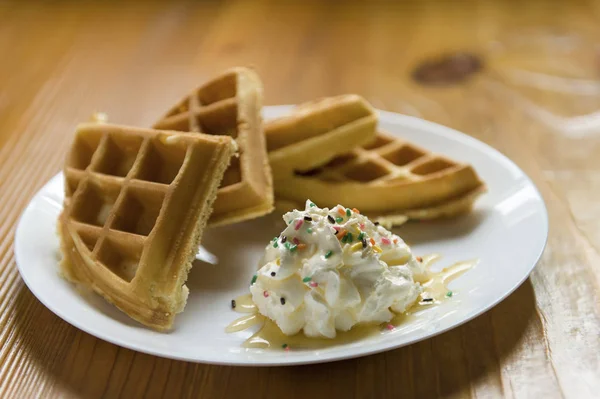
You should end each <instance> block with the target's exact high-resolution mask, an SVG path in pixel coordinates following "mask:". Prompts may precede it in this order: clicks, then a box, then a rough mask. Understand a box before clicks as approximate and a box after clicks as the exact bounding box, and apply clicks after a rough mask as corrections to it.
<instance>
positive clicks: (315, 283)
mask: <svg viewBox="0 0 600 399" xmlns="http://www.w3.org/2000/svg"><path fill="white" fill-rule="evenodd" d="M308 285H310V286H311V287H313V288H315V287H317V286H318V285H319V284H317V282H316V281H311V282H310V283H308Z"/></svg>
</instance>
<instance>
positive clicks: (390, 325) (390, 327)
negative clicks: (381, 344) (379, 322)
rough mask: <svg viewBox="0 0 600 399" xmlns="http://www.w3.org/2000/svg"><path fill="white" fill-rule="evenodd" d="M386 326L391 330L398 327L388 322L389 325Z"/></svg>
mask: <svg viewBox="0 0 600 399" xmlns="http://www.w3.org/2000/svg"><path fill="white" fill-rule="evenodd" d="M385 328H387V329H388V330H390V331H391V330H393V329H394V328H396V327H394V325H393V324H388V325H387V326H385Z"/></svg>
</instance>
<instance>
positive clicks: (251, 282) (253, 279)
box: [250, 274, 258, 285]
mask: <svg viewBox="0 0 600 399" xmlns="http://www.w3.org/2000/svg"><path fill="white" fill-rule="evenodd" d="M257 278H258V276H257V275H256V274H255V275H254V276H252V281H250V285H252V284H254V283H256V279H257Z"/></svg>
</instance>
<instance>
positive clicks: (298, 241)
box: [292, 237, 300, 245]
mask: <svg viewBox="0 0 600 399" xmlns="http://www.w3.org/2000/svg"><path fill="white" fill-rule="evenodd" d="M292 241H293V242H294V244H296V245H298V244H300V240H299V239H298V238H296V237H294V239H293V240H292Z"/></svg>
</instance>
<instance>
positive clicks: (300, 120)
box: [265, 94, 377, 199]
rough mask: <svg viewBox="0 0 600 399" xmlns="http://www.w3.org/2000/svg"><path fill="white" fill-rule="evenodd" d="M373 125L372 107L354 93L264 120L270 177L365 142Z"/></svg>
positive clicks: (317, 162) (309, 165) (322, 160)
mask: <svg viewBox="0 0 600 399" xmlns="http://www.w3.org/2000/svg"><path fill="white" fill-rule="evenodd" d="M376 126H377V115H376V114H375V110H374V109H373V108H372V107H371V105H370V104H369V103H368V102H367V101H365V100H364V99H363V98H362V97H361V96H358V95H356V94H345V95H341V96H336V97H328V98H323V99H320V100H316V101H311V102H307V103H304V104H301V105H299V106H298V107H296V108H295V109H294V111H293V112H292V114H291V115H289V116H285V117H282V118H278V119H274V120H272V121H269V122H267V123H266V124H265V136H266V137H267V149H268V151H269V162H270V163H271V169H272V171H273V178H274V179H278V178H281V177H285V176H288V175H290V174H291V173H293V171H294V170H307V169H312V168H315V167H317V166H320V165H323V164H325V163H327V162H329V161H330V160H331V159H333V158H334V157H335V156H336V155H339V154H343V153H345V152H348V151H351V150H352V149H353V148H354V147H356V146H359V145H362V144H365V143H367V142H368V141H370V140H372V139H373V138H374V137H375V128H376ZM305 199H306V198H305Z"/></svg>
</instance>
